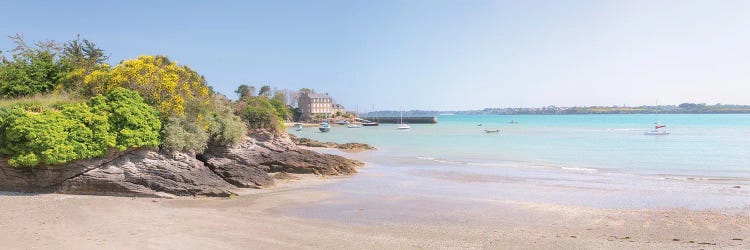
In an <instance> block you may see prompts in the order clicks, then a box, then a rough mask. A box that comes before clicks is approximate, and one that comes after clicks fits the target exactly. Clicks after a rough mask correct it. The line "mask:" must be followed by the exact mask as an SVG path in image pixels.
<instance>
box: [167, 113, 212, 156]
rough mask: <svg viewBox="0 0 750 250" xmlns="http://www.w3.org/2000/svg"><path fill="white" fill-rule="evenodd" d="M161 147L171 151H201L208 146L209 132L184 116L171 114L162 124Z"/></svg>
mask: <svg viewBox="0 0 750 250" xmlns="http://www.w3.org/2000/svg"><path fill="white" fill-rule="evenodd" d="M162 133H163V135H164V141H163V142H162V148H164V149H165V150H167V151H172V152H188V153H201V152H203V151H204V150H205V149H206V146H208V138H209V134H208V133H207V132H206V130H204V129H203V128H202V127H201V126H199V125H198V123H196V122H195V121H190V120H188V119H186V117H185V116H179V117H176V116H173V117H170V118H169V119H168V120H167V123H166V125H165V126H164V131H163V132H162Z"/></svg>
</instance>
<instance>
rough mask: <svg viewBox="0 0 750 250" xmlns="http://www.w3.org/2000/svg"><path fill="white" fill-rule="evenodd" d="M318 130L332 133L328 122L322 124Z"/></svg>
mask: <svg viewBox="0 0 750 250" xmlns="http://www.w3.org/2000/svg"><path fill="white" fill-rule="evenodd" d="M318 130H320V132H323V133H325V132H328V131H331V125H329V124H328V123H327V122H321V123H320V127H318Z"/></svg>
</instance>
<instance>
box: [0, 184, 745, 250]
mask: <svg viewBox="0 0 750 250" xmlns="http://www.w3.org/2000/svg"><path fill="white" fill-rule="evenodd" d="M342 179H343V178H335V179H331V178H325V179H323V178H319V177H310V176H307V177H306V178H305V179H303V180H301V181H297V183H298V184H283V183H282V185H280V187H276V188H272V189H269V190H253V191H251V192H248V193H247V194H245V195H243V196H239V197H235V198H227V199H209V198H201V199H171V200H170V199H143V198H138V199H133V198H124V197H99V196H75V195H60V194H43V195H20V194H17V195H14V194H7V193H6V194H4V195H2V196H0V209H1V210H2V211H3V212H2V213H0V246H1V247H2V248H4V249H9V248H10V249H14V248H17V249H31V248H36V249H40V248H41V249H101V248H110V249H122V248H129V249H135V248H138V249H238V248H245V249H247V248H252V249H310V248H316V249H321V248H322V249H393V248H417V249H419V248H422V249H443V248H463V249H465V248H469V249H471V248H478V249H498V248H501V249H502V248H505V249H524V248H546V249H553V248H554V249H573V248H575V249H602V248H607V249H633V248H737V249H741V248H747V247H749V246H748V245H746V243H745V241H747V240H750V221H749V220H748V213H747V211H744V213H743V212H739V213H735V214H727V213H723V212H718V211H691V210H684V209H667V210H623V209H601V208H586V207H576V206H561V205H552V204H540V203H529V202H515V201H504V202H498V201H456V200H419V199H417V200H416V201H414V200H413V198H414V197H410V196H409V195H404V196H402V197H390V199H391V200H395V201H401V202H400V204H402V205H401V209H409V210H410V211H407V213H406V214H407V215H408V214H419V215H420V216H410V218H412V219H407V220H401V219H399V218H398V216H382V214H378V212H377V209H374V210H373V211H370V209H369V208H368V207H362V208H358V209H342V210H339V211H335V212H333V211H332V216H336V214H337V213H338V214H339V215H340V218H343V219H320V218H311V217H306V216H298V215H295V213H294V212H290V211H297V210H300V209H302V210H304V209H306V208H311V207H315V206H318V204H319V203H321V202H323V203H330V202H337V198H336V197H337V193H335V192H320V190H318V188H319V187H320V184H322V183H332V182H341V181H346V180H345V179H343V180H342ZM374 200H377V199H374ZM352 214H354V215H355V216H352ZM397 214H399V212H398V211H392V213H391V215H397Z"/></svg>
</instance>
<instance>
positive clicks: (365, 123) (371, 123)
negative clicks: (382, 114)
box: [362, 122, 380, 127]
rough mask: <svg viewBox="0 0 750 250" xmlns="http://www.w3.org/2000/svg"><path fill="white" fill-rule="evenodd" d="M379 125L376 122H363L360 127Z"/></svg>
mask: <svg viewBox="0 0 750 250" xmlns="http://www.w3.org/2000/svg"><path fill="white" fill-rule="evenodd" d="M378 125H380V123H377V122H363V123H362V126H366V127H370V126H378Z"/></svg>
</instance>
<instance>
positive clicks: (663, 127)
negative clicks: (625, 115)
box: [644, 101, 669, 135]
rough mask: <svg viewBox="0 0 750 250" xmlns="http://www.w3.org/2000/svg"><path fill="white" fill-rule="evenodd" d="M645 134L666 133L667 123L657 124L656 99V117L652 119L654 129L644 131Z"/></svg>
mask: <svg viewBox="0 0 750 250" xmlns="http://www.w3.org/2000/svg"><path fill="white" fill-rule="evenodd" d="M644 134H645V135H668V134H669V131H667V125H662V124H659V101H656V118H655V119H654V129H653V130H649V131H646V132H645V133H644Z"/></svg>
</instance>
